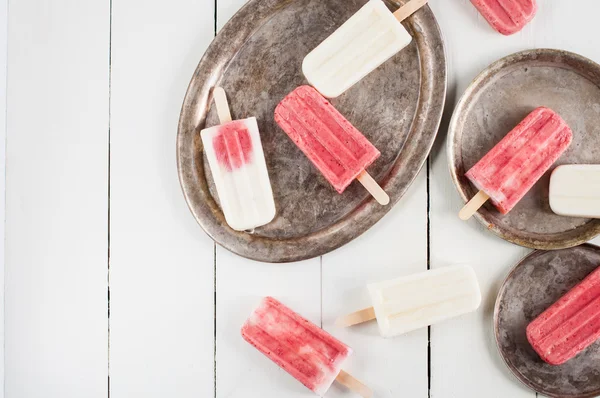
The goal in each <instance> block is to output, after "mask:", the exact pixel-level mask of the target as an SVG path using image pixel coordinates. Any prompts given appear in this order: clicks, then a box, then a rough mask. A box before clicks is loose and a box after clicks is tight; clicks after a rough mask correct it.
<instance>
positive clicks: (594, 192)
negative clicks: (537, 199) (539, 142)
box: [550, 164, 600, 218]
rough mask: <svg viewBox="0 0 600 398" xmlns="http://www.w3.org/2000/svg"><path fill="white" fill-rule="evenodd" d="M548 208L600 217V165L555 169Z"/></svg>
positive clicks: (570, 214)
mask: <svg viewBox="0 0 600 398" xmlns="http://www.w3.org/2000/svg"><path fill="white" fill-rule="evenodd" d="M550 208H551V209H552V211H553V212H555V213H556V214H559V215H561V216H571V217H587V218H600V165H596V164H570V165H563V166H558V167H557V168H556V169H554V171H553V172H552V175H551V177H550Z"/></svg>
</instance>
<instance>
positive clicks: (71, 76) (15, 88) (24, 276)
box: [0, 0, 600, 398]
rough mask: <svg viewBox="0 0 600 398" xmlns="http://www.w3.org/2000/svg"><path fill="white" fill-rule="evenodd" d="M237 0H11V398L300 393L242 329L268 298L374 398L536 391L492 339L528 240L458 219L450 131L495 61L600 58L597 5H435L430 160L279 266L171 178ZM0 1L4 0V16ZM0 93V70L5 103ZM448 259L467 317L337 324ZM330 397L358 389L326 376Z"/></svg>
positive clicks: (0, 68)
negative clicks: (490, 14)
mask: <svg viewBox="0 0 600 398" xmlns="http://www.w3.org/2000/svg"><path fill="white" fill-rule="evenodd" d="M243 2H244V0H172V1H157V0H112V1H109V0H103V1H99V0H98V1H91V0H87V1H86V0H52V1H44V0H10V1H9V12H8V58H7V60H8V61H7V65H8V79H7V88H6V98H7V105H6V109H7V112H6V136H7V140H6V142H7V146H6V159H7V164H6V170H7V172H6V253H5V274H4V278H5V307H4V310H5V314H4V315H5V335H4V337H5V346H4V350H5V351H4V355H5V360H4V380H5V388H4V393H5V397H6V398H37V397H40V398H42V397H43V398H70V397H74V398H81V397H86V398H96V397H103V398H104V397H107V396H108V395H109V394H110V397H111V398H137V397H144V398H146V397H148V398H151V397H156V398H164V397H177V398H184V397H194V398H198V397H202V398H207V397H213V396H215V397H222V398H225V397H229V398H234V397H236V398H237V397H240V398H241V397H244V398H250V397H262V398H266V397H273V398H279V397H309V396H311V393H310V392H309V391H308V390H305V389H304V388H303V387H302V386H301V385H300V384H298V383H297V382H295V381H294V380H293V379H292V378H291V377H289V376H288V375H287V374H285V373H284V372H283V371H281V370H279V369H278V368H277V367H276V366H275V365H273V364H272V363H271V362H270V361H268V360H267V359H266V358H264V357H262V356H261V354H260V353H258V352H257V351H255V350H254V349H253V348H251V347H250V346H249V345H247V344H246V343H245V342H244V341H243V340H242V338H241V337H240V332H239V331H240V326H241V324H242V323H243V321H244V320H245V318H246V317H247V316H248V314H249V312H250V310H251V309H252V307H253V306H254V305H255V304H256V302H257V300H258V298H259V297H260V296H263V295H273V296H275V297H278V298H280V299H281V300H283V301H284V302H285V303H287V304H289V305H290V306H291V307H292V308H294V309H295V310H297V311H298V312H300V313H301V314H303V315H304V316H306V317H308V318H309V319H311V320H313V321H314V322H316V323H317V324H319V325H322V327H323V328H324V329H326V330H328V331H330V332H332V333H333V334H334V335H336V336H337V337H339V338H341V339H342V340H344V341H346V342H347V343H348V344H349V345H351V346H352V347H353V348H354V349H355V355H354V357H353V359H352V360H351V363H350V365H349V367H348V370H349V371H351V372H352V373H354V374H356V375H357V376H358V377H359V378H361V379H362V380H364V381H365V382H367V383H368V384H369V385H370V386H371V387H372V388H373V390H374V391H375V394H376V396H377V397H410V398H413V397H416V398H426V397H428V396H431V397H436V398H450V397H465V398H468V397H486V398H487V397H498V398H501V397H502V398H504V397H514V398H519V397H534V396H535V393H533V392H531V391H529V390H527V389H525V388H524V387H522V386H521V385H520V384H519V383H518V382H517V381H516V380H515V379H513V378H512V376H511V375H510V374H509V372H508V370H507V369H506V368H505V367H504V365H503V363H502V360H501V359H500V357H499V356H498V354H497V352H496V347H495V342H494V338H493V335H492V310H493V304H494V300H495V297H496V293H497V290H498V287H499V285H500V283H501V282H502V280H503V278H504V276H505V275H506V273H507V272H508V270H509V268H510V267H511V266H512V265H513V264H514V263H515V262H516V261H518V260H519V259H520V258H521V257H522V256H523V255H525V254H527V253H528V252H529V250H527V249H524V248H520V247H517V246H514V245H512V244H509V243H506V242H504V241H502V240H500V239H499V238H496V237H495V236H493V235H492V234H490V233H489V232H487V231H485V229H484V228H482V227H481V226H480V225H479V224H478V223H477V222H476V221H475V220H472V221H470V222H468V223H463V222H461V221H459V219H458V217H457V212H458V210H459V208H460V207H461V205H462V203H461V200H460V198H459V196H458V194H457V193H456V191H455V188H454V186H453V185H452V182H451V180H450V176H449V173H448V170H447V166H446V153H445V135H446V128H447V124H448V121H449V118H450V115H451V113H452V109H453V106H454V104H455V103H456V101H457V99H458V97H459V96H460V94H461V92H462V91H464V89H465V88H466V87H467V85H468V83H469V82H470V81H471V80H472V79H473V78H474V77H475V76H476V74H477V73H478V72H479V71H481V70H482V69H483V68H485V67H486V66H487V65H488V64H490V63H491V62H493V61H495V60H496V59H498V58H500V57H502V56H505V55H508V54H510V53H512V52H515V51H518V50H523V49H528V48H536V47H555V48H561V49H567V50H571V51H575V52H578V53H580V54H582V55H584V56H587V57H589V58H591V59H593V60H595V61H600V47H599V46H598V45H597V41H596V40H595V36H596V33H597V32H598V26H597V23H598V22H597V15H598V13H600V2H598V1H597V0H572V1H567V0H540V1H539V3H540V10H539V12H538V15H537V17H536V18H535V19H534V21H533V22H532V23H531V24H529V25H528V26H527V27H526V28H525V29H524V30H523V31H522V32H520V33H518V34H516V35H514V36H511V37H504V36H501V35H499V34H497V33H495V32H494V31H493V30H492V29H491V28H489V27H488V26H487V24H486V22H485V21H484V20H483V19H482V18H481V17H480V16H479V15H478V14H477V12H476V10H475V9H474V8H473V7H472V6H471V5H470V3H469V1H468V0H431V8H432V9H433V11H434V12H435V15H436V16H437V18H438V21H439V23H440V25H441V28H442V31H443V33H444V36H445V40H446V51H447V55H448V65H449V83H448V92H449V95H448V101H447V107H446V112H445V118H444V121H443V123H442V127H441V130H440V132H439V139H438V140H437V142H436V145H435V148H434V150H433V152H432V154H431V156H430V160H429V162H428V164H427V166H426V167H424V168H423V170H422V172H421V174H420V175H419V177H418V178H417V180H416V181H415V183H414V184H413V186H412V187H411V188H410V190H409V192H408V194H407V195H406V196H405V197H404V198H403V199H402V200H401V202H400V203H398V204H397V205H396V207H395V208H394V209H393V210H392V211H391V212H390V213H389V214H388V215H387V216H386V217H385V218H384V219H383V220H381V221H380V222H379V223H378V224H377V225H375V226H374V227H373V228H372V229H371V230H369V231H368V232H367V233H365V234H364V235H363V236H361V237H360V238H358V239H356V240H355V241H353V242H351V243H350V244H348V245H346V246H344V247H343V248H341V249H339V250H336V251H335V252H333V253H330V254H327V255H325V256H323V257H321V258H316V259H313V260H309V261H304V262H301V263H295V264H286V265H274V264H263V263H257V262H252V261H248V260H244V259H242V258H240V257H237V256H235V255H233V254H231V253H229V252H227V251H226V250H224V249H222V248H220V247H218V246H215V244H214V243H213V242H212V241H211V240H210V239H209V238H208V236H206V235H205V234H204V232H203V231H202V230H201V229H200V227H199V226H198V225H197V224H196V222H195V221H194V219H193V217H192V215H191V214H190V212H189V210H188V209H187V206H186V204H185V201H184V199H183V195H182V193H181V190H180V187H179V182H178V179H177V171H176V162H175V136H176V127H177V121H178V116H179V111H180V106H181V103H182V100H183V96H184V93H185V90H186V87H187V84H188V82H189V80H190V77H191V75H192V72H193V71H194V69H195V67H196V64H197V62H198V61H199V59H200V57H201V56H202V54H203V52H204V50H205V49H206V47H207V46H208V44H209V43H210V41H211V40H212V38H213V36H214V34H215V31H216V30H218V29H219V28H220V27H221V26H223V24H224V23H225V22H226V21H227V20H228V19H229V18H230V17H231V16H232V15H233V14H234V13H235V11H236V10H237V9H238V8H239V7H240V6H242V4H243ZM5 10H6V7H5V3H4V2H3V1H0V18H2V19H1V20H4V17H5V14H4V13H5ZM3 34H4V33H0V52H2V54H4V50H5V47H4V44H3V43H4V42H5V36H3ZM0 60H1V61H2V62H0V76H4V61H6V59H5V58H4V57H0ZM4 91H5V90H4V86H3V79H2V78H0V93H1V94H2V95H0V108H1V109H4V107H5V104H4ZM0 126H4V112H0ZM3 156H4V155H3V152H0V160H1V159H2V158H3ZM2 163H4V162H2ZM0 232H1V231H0ZM459 262H461V263H470V264H472V265H473V266H474V268H475V270H476V273H477V275H478V277H479V280H480V284H481V288H482V292H483V295H484V301H483V304H482V306H481V308H480V309H479V310H478V311H477V312H475V313H473V314H470V315H467V316H463V317H460V318H457V319H454V320H451V321H448V322H445V323H442V324H439V325H435V326H433V327H431V328H430V330H427V329H423V330H419V331H416V332H413V333H409V334H407V335H405V336H402V337H398V338H396V339H393V340H383V339H380V338H378V337H374V336H376V333H377V332H376V325H374V324H371V325H368V326H364V327H359V328H355V329H352V330H340V329H338V328H336V327H334V326H333V321H334V319H335V317H336V316H337V315H339V314H341V313H344V312H346V311H348V310H354V309H359V308H361V307H362V306H364V305H365V303H367V296H366V292H365V288H364V287H365V283H367V282H373V281H378V280H381V279H386V278H389V277H395V276H399V275H402V274H408V273H411V272H416V271H423V270H426V269H427V268H428V267H431V268H438V267H442V266H445V265H449V264H454V263H459ZM109 302H110V306H109ZM109 309H110V314H109ZM1 310H2V306H0V311H1ZM109 315H110V316H109ZM0 348H1V346H0ZM327 396H328V397H342V396H344V397H348V396H351V395H350V394H349V393H348V392H347V391H343V390H342V389H340V388H337V387H334V388H332V390H330V392H329V393H328V395H327Z"/></svg>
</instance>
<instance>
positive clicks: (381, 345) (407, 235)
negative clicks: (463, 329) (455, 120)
mask: <svg viewBox="0 0 600 398" xmlns="http://www.w3.org/2000/svg"><path fill="white" fill-rule="evenodd" d="M426 182H427V173H426V170H425V168H423V170H422V171H421V173H420V174H419V176H418V177H417V179H416V180H415V182H414V183H413V185H412V186H411V187H410V188H409V190H408V192H407V194H406V196H405V197H403V198H402V199H401V200H400V202H399V203H398V204H397V205H396V206H395V207H394V209H392V210H391V211H390V213H389V214H387V215H386V216H385V217H384V218H383V219H382V220H381V221H379V222H378V223H377V224H376V225H375V226H373V227H372V228H371V229H370V230H369V231H367V232H366V233H364V234H363V235H362V236H360V237H359V238H357V239H356V240H354V241H353V242H350V243H349V244H347V245H346V246H344V247H342V248H340V249H338V250H336V251H334V252H332V253H329V254H326V255H325V256H323V328H324V329H325V330H327V331H329V332H330V333H332V334H334V335H335V336H336V337H338V338H340V339H341V340H342V341H344V342H346V343H347V344H348V345H350V346H351V347H352V348H353V349H354V355H353V358H352V359H351V362H350V365H349V367H348V369H347V371H349V372H351V373H352V374H353V375H354V376H355V377H357V378H358V379H359V380H362V381H363V382H365V383H366V384H367V385H368V386H369V387H370V388H371V389H372V390H373V392H374V395H375V396H376V397H389V398H392V397H400V396H405V397H415V398H418V397H421V398H425V397H427V329H426V328H425V329H421V330H417V331H414V332H411V333H407V334H405V335H403V336H398V337H396V338H393V339H384V338H382V337H380V335H379V330H378V328H377V322H375V321H373V322H370V323H369V324H365V325H360V326H355V327H351V328H346V329H341V328H338V327H336V326H335V325H334V322H335V319H336V318H337V317H338V316H340V315H344V314H346V313H349V312H353V311H357V310H360V309H363V308H366V307H368V306H370V299H369V295H368V292H367V289H366V285H367V284H368V283H373V282H380V281H383V280H388V279H393V278H397V277H399V276H403V275H408V274H412V273H415V272H422V271H425V270H427V186H426ZM347 394H348V392H347V391H344V390H342V389H332V391H331V394H328V395H327V396H328V397H346V396H348V395H347Z"/></svg>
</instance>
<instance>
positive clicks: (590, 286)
mask: <svg viewBox="0 0 600 398" xmlns="http://www.w3.org/2000/svg"><path fill="white" fill-rule="evenodd" d="M598 338H600V268H597V269H596V270H595V271H593V272H592V273H591V274H589V275H588V276H587V277H586V278H585V279H584V280H583V281H581V282H580V283H579V284H578V285H576V286H575V287H574V288H573V289H571V290H570V291H569V292H568V293H567V294H565V295H564V296H563V297H562V298H560V299H559V300H558V301H557V302H556V303H554V304H553V305H552V306H550V308H548V309H547V310H546V311H544V312H543V313H542V314H541V315H539V316H538V317H537V318H536V319H535V320H533V321H532V322H531V323H530V324H529V325H528V326H527V340H529V343H530V344H531V346H532V347H533V349H534V350H535V351H536V352H537V353H538V354H539V356H540V357H541V358H542V359H543V360H544V361H545V362H547V363H549V364H551V365H561V364H563V363H565V362H567V361H568V360H570V359H571V358H573V357H575V356H576V355H577V354H579V353H580V352H582V351H583V350H585V349H586V348H587V347H589V346H590V345H591V344H592V343H594V342H595V341H596V340H598Z"/></svg>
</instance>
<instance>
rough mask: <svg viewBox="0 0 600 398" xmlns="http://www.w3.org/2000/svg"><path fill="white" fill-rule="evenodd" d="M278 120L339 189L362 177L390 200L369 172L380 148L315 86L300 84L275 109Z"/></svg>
mask: <svg viewBox="0 0 600 398" xmlns="http://www.w3.org/2000/svg"><path fill="white" fill-rule="evenodd" d="M275 121H276V122H277V124H278V125H279V126H280V127H281V128H282V129H283V131H285V132H286V133H287V135H288V136H289V137H290V138H291V139H292V141H294V143H295V144H296V145H298V147H299V148H300V149H301V150H302V152H304V154H305V155H306V156H307V157H308V158H309V159H310V161H311V162H312V163H313V164H314V165H315V166H316V167H317V169H319V171H320V172H321V173H322V174H323V176H324V177H325V178H326V179H327V180H328V181H329V182H330V183H331V185H333V187H334V188H335V189H336V191H338V192H339V193H342V192H344V190H345V189H346V187H348V185H350V183H351V182H352V181H353V180H354V179H358V180H359V181H360V182H361V183H362V184H363V185H364V186H365V187H366V188H367V189H368V190H369V192H370V193H371V194H372V195H373V196H374V197H375V199H377V201H378V202H379V203H381V204H384V205H385V204H387V203H389V197H388V196H387V194H386V193H385V192H384V191H383V190H382V189H381V187H379V185H377V183H376V182H375V181H374V180H373V179H372V178H371V176H369V174H368V173H367V172H366V171H365V168H367V167H368V166H369V165H370V164H371V163H373V162H374V161H375V159H377V158H378V157H379V155H380V153H379V151H378V150H377V148H375V147H374V146H373V144H371V143H370V142H369V140H367V139H366V138H365V136H364V135H362V134H361V133H360V131H358V130H357V129H356V128H355V127H354V126H353V125H352V124H350V122H349V121H348V120H346V119H345V118H344V116H342V114H341V113H339V112H338V111H337V110H336V109H335V108H334V107H333V106H332V105H331V104H330V103H329V102H328V101H327V100H326V99H325V98H323V97H322V96H321V95H320V94H319V93H318V92H317V91H316V90H315V89H314V88H312V87H310V86H300V87H298V88H296V89H295V90H294V91H292V92H291V93H290V94H288V95H287V96H286V97H285V98H284V99H283V100H282V101H281V102H280V103H279V105H277V108H276V109H275Z"/></svg>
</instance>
